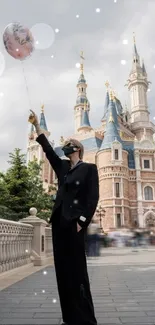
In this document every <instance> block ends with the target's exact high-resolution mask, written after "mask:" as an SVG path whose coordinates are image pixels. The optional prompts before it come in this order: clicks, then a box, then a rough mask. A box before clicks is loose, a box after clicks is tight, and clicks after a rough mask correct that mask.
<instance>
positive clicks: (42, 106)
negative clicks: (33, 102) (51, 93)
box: [41, 105, 44, 113]
mask: <svg viewBox="0 0 155 325" xmlns="http://www.w3.org/2000/svg"><path fill="white" fill-rule="evenodd" d="M41 112H42V113H44V105H41Z"/></svg>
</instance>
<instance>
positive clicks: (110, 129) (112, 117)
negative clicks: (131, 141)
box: [100, 100, 122, 150]
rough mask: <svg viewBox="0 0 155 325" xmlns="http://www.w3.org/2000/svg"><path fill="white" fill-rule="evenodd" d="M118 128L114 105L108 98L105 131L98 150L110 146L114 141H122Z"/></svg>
mask: <svg viewBox="0 0 155 325" xmlns="http://www.w3.org/2000/svg"><path fill="white" fill-rule="evenodd" d="M118 128H119V126H118V119H117V112H116V106H115V103H114V102H113V100H110V103H109V107H108V113H107V123H106V131H105V136H104V139H103V142H102V145H101V148H100V150H102V149H108V148H111V146H112V143H113V142H114V141H119V142H120V143H122V140H121V138H120V135H119V132H118Z"/></svg>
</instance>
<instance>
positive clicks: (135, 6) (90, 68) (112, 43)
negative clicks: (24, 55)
mask: <svg viewBox="0 0 155 325" xmlns="http://www.w3.org/2000/svg"><path fill="white" fill-rule="evenodd" d="M114 1H116V0H78V1H77V0H25V1H23V0H11V1H10V0H1V11H0V35H1V37H0V51H1V53H2V54H3V56H4V59H5V69H4V72H3V74H2V76H1V79H0V170H3V169H5V168H6V167H7V160H8V153H9V152H12V151H13V150H14V148H17V147H19V148H21V149H23V151H24V152H25V151H26V144H27V134H28V130H29V127H30V126H29V125H28V123H27V119H28V115H29V109H30V108H32V109H34V110H35V111H36V112H37V113H38V114H40V106H41V104H42V103H44V104H45V114H46V119H47V125H48V129H49V130H50V132H51V137H50V139H51V140H53V139H54V140H55V141H56V143H58V142H59V138H60V136H61V135H63V136H69V135H70V134H73V131H74V120H73V112H74V105H75V101H76V96H77V89H76V83H77V80H78V77H79V73H80V71H79V69H77V68H76V67H75V64H76V63H78V62H79V53H80V51H81V50H83V51H84V55H85V67H84V74H85V77H86V80H87V83H88V91H87V94H88V99H89V101H90V104H91V112H90V120H91V124H92V126H94V127H96V126H97V125H99V124H100V119H101V118H102V115H103V106H104V100H105V81H106V80H107V79H108V80H109V81H110V84H111V86H112V87H113V88H114V89H115V90H116V93H117V96H118V98H119V99H120V100H121V102H122V104H123V105H124V103H125V102H127V103H128V104H129V103H130V101H129V93H128V90H127V88H125V87H124V85H125V83H126V80H127V79H128V75H129V72H130V70H131V61H132V47H133V36H132V35H133V32H135V33H136V43H137V48H138V52H139V54H140V56H141V57H142V58H144V61H145V65H146V69H147V72H148V76H149V80H150V81H151V82H152V84H151V86H150V89H151V91H150V92H149V93H148V102H149V109H150V112H151V117H152V119H153V116H154V115H155V108H154V106H153V105H154V100H155V95H154V93H155V83H154V75H155V69H154V65H155V38H154V30H155V0H152V1H151V0H149V1H148V0H117V1H116V2H114ZM96 8H100V12H96ZM76 15H79V18H76ZM14 21H20V23H22V24H23V25H26V26H27V27H29V28H30V29H31V28H32V27H33V26H34V25H36V24H38V25H37V27H36V26H35V27H33V28H32V30H33V31H34V34H35V35H34V36H35V37H38V41H39V45H37V46H38V47H41V48H42V49H37V50H35V52H34V53H33V55H32V56H31V58H28V59H27V60H25V61H24V62H23V63H21V62H20V61H18V60H15V59H13V58H12V57H11V56H9V54H8V53H7V52H6V51H5V49H4V45H3V41H2V36H3V31H4V29H5V27H6V26H7V25H8V24H9V23H12V22H14ZM42 23H44V24H46V25H47V26H46V25H45V26H43V27H42V30H40V28H41V25H40V24H42ZM49 26H50V27H49ZM55 29H59V33H55ZM37 35H38V36H37ZM53 35H54V37H53ZM52 40H53V42H52ZM123 40H128V44H126V45H124V44H123V43H122V42H123ZM51 43H52V44H51ZM50 45H51V46H50ZM49 46H50V47H49ZM47 47H48V48H47ZM53 55H54V58H52V57H51V56H53ZM121 60H126V65H122V64H121ZM2 64H3V63H2V61H1V58H0V65H1V66H0V71H1V70H2V68H3V66H2ZM23 68H24V72H23ZM25 78H26V81H27V86H28V92H27V90H26V83H25ZM2 95H3V96H2ZM153 111H154V113H153Z"/></svg>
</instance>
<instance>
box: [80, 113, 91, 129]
mask: <svg viewBox="0 0 155 325" xmlns="http://www.w3.org/2000/svg"><path fill="white" fill-rule="evenodd" d="M81 126H89V127H91V125H90V121H89V116H88V111H86V110H84V111H83V114H82V121H81Z"/></svg>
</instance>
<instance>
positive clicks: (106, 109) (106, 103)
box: [101, 81, 109, 122]
mask: <svg viewBox="0 0 155 325" xmlns="http://www.w3.org/2000/svg"><path fill="white" fill-rule="evenodd" d="M105 86H106V88H107V91H106V97H105V104H104V113H103V117H102V119H101V122H104V121H105V120H106V117H107V112H108V106H109V82H108V81H106V83H105Z"/></svg>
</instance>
